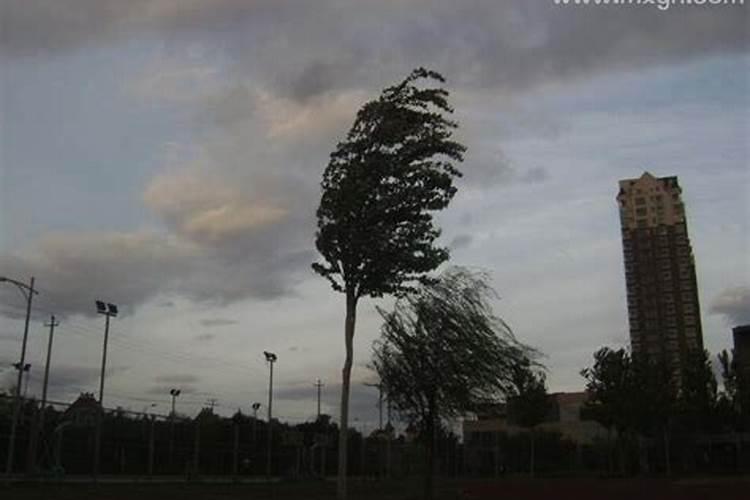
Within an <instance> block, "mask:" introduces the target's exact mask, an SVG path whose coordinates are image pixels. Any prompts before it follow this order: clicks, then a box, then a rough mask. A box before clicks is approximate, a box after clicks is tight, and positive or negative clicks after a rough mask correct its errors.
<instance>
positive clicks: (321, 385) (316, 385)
mask: <svg viewBox="0 0 750 500" xmlns="http://www.w3.org/2000/svg"><path fill="white" fill-rule="evenodd" d="M324 385H325V384H324V383H323V382H321V381H320V379H318V381H317V382H315V387H316V388H317V389H318V420H320V389H321V388H322V387H323V386H324Z"/></svg>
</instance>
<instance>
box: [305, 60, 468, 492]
mask: <svg viewBox="0 0 750 500" xmlns="http://www.w3.org/2000/svg"><path fill="white" fill-rule="evenodd" d="M423 80H433V81H437V82H438V83H443V82H444V79H443V77H442V76H441V75H439V74H438V73H435V72H433V71H428V70H425V69H423V68H419V69H416V70H414V71H412V73H411V74H410V75H409V76H408V77H407V78H406V79H405V80H404V81H402V82H401V83H399V84H398V85H395V86H393V87H389V88H387V89H385V90H384V91H383V92H382V93H381V95H380V97H379V98H378V99H376V100H374V101H370V102H368V103H366V104H365V105H364V106H363V107H362V108H361V109H360V110H359V112H358V113H357V117H356V119H355V121H354V124H353V126H352V128H351V129H350V130H349V133H348V134H347V136H346V139H345V140H344V141H343V142H341V143H339V144H338V146H337V147H336V150H335V151H334V152H333V153H331V157H330V161H329V163H328V166H327V168H326V170H325V172H324V173H323V180H322V183H321V186H322V191H323V193H322V196H321V200H320V206H319V208H318V210H317V218H318V231H317V234H316V241H315V244H316V247H317V249H318V251H319V252H320V254H321V256H322V257H323V260H324V262H322V263H320V262H318V263H315V264H313V269H314V270H315V271H316V272H317V273H319V274H320V275H322V276H323V277H325V278H327V279H328V280H329V281H330V283H331V286H332V287H333V289H334V290H336V291H338V292H341V293H343V294H344V295H345V297H346V318H345V323H344V325H345V326H344V343H345V347H346V359H345V362H344V367H343V370H342V388H341V419H340V424H341V427H340V438H339V476H338V497H339V498H340V499H343V498H346V466H347V441H346V437H347V428H348V419H349V381H350V376H351V367H352V356H353V354H352V352H353V339H354V329H355V323H356V313H357V303H358V301H359V299H360V298H362V297H366V296H370V297H380V296H383V295H389V294H393V295H396V296H400V295H403V294H404V293H405V292H407V291H409V290H410V289H412V287H413V285H414V283H415V282H416V281H419V280H422V279H424V277H425V275H426V273H428V272H430V271H432V270H434V269H435V268H437V267H438V266H439V265H440V264H441V263H443V262H445V261H446V260H447V259H448V250H447V249H446V248H443V247H439V246H436V245H435V240H436V239H437V237H438V236H439V234H440V231H439V229H438V228H437V227H435V225H434V223H433V215H432V214H433V212H435V211H438V210H442V209H444V208H445V207H446V206H447V205H448V203H449V202H450V200H451V199H452V198H453V196H454V194H455V192H456V188H455V187H454V185H453V181H454V179H455V178H457V177H459V176H460V175H461V174H460V172H459V171H458V170H457V169H456V168H455V166H454V163H457V162H461V161H463V153H464V151H465V147H464V146H463V145H461V144H459V143H458V142H455V141H453V140H452V139H451V136H452V134H453V130H454V129H455V128H457V124H456V123H455V122H453V121H451V120H449V119H448V118H446V115H449V114H451V113H452V112H453V109H452V108H451V107H450V106H449V105H448V100H447V99H448V92H447V91H446V90H444V89H443V88H440V87H427V88H422V87H418V86H417V83H419V82H421V81H423Z"/></svg>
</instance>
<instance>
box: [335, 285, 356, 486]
mask: <svg viewBox="0 0 750 500" xmlns="http://www.w3.org/2000/svg"><path fill="white" fill-rule="evenodd" d="M356 319H357V297H356V296H355V295H354V292H353V291H352V290H347V291H346V319H345V323H344V343H345V345H346V360H345V361H344V369H343V370H341V418H340V422H339V426H340V427H339V471H338V472H339V474H338V481H337V485H336V486H337V488H336V498H338V500H346V469H347V455H348V454H347V437H348V436H349V380H350V378H351V375H352V358H353V357H354V346H353V344H354V325H355V323H356Z"/></svg>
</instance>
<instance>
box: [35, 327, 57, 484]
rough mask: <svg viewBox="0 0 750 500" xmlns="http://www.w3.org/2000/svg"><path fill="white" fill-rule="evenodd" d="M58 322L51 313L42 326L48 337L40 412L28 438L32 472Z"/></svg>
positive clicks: (41, 429)
mask: <svg viewBox="0 0 750 500" xmlns="http://www.w3.org/2000/svg"><path fill="white" fill-rule="evenodd" d="M59 325H60V323H59V322H58V321H56V320H55V315H54V314H53V315H52V316H51V318H50V322H49V323H45V324H44V326H46V327H49V337H48V340H47V361H46V363H45V364H44V382H43V383H42V402H41V405H40V410H41V412H40V413H38V414H37V415H38V416H37V415H35V418H34V428H33V431H32V434H31V439H30V440H29V459H28V464H29V471H30V472H33V471H34V468H35V467H36V454H37V447H38V443H39V435H40V433H42V432H44V414H45V407H46V406H47V386H48V383H49V365H50V358H51V356H52V338H53V337H54V335H55V327H56V326H59Z"/></svg>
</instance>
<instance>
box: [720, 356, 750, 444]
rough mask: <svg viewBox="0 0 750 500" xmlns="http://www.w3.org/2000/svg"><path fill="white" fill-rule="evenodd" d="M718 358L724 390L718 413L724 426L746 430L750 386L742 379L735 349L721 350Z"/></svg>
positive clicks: (735, 429)
mask: <svg viewBox="0 0 750 500" xmlns="http://www.w3.org/2000/svg"><path fill="white" fill-rule="evenodd" d="M730 353H731V354H730ZM717 358H718V360H719V367H720V368H721V378H722V391H721V392H720V393H719V398H718V401H717V406H718V413H719V415H720V418H721V420H722V423H723V425H724V426H726V427H729V428H730V429H731V430H733V431H744V430H746V429H747V427H748V423H750V422H748V420H749V419H748V416H749V414H750V391H748V389H750V387H748V386H747V384H746V383H745V381H744V380H742V376H741V373H740V371H739V370H738V367H737V359H736V358H735V355H734V349H733V350H732V351H729V352H728V351H726V350H723V351H721V352H720V353H719V355H718V356H717Z"/></svg>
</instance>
